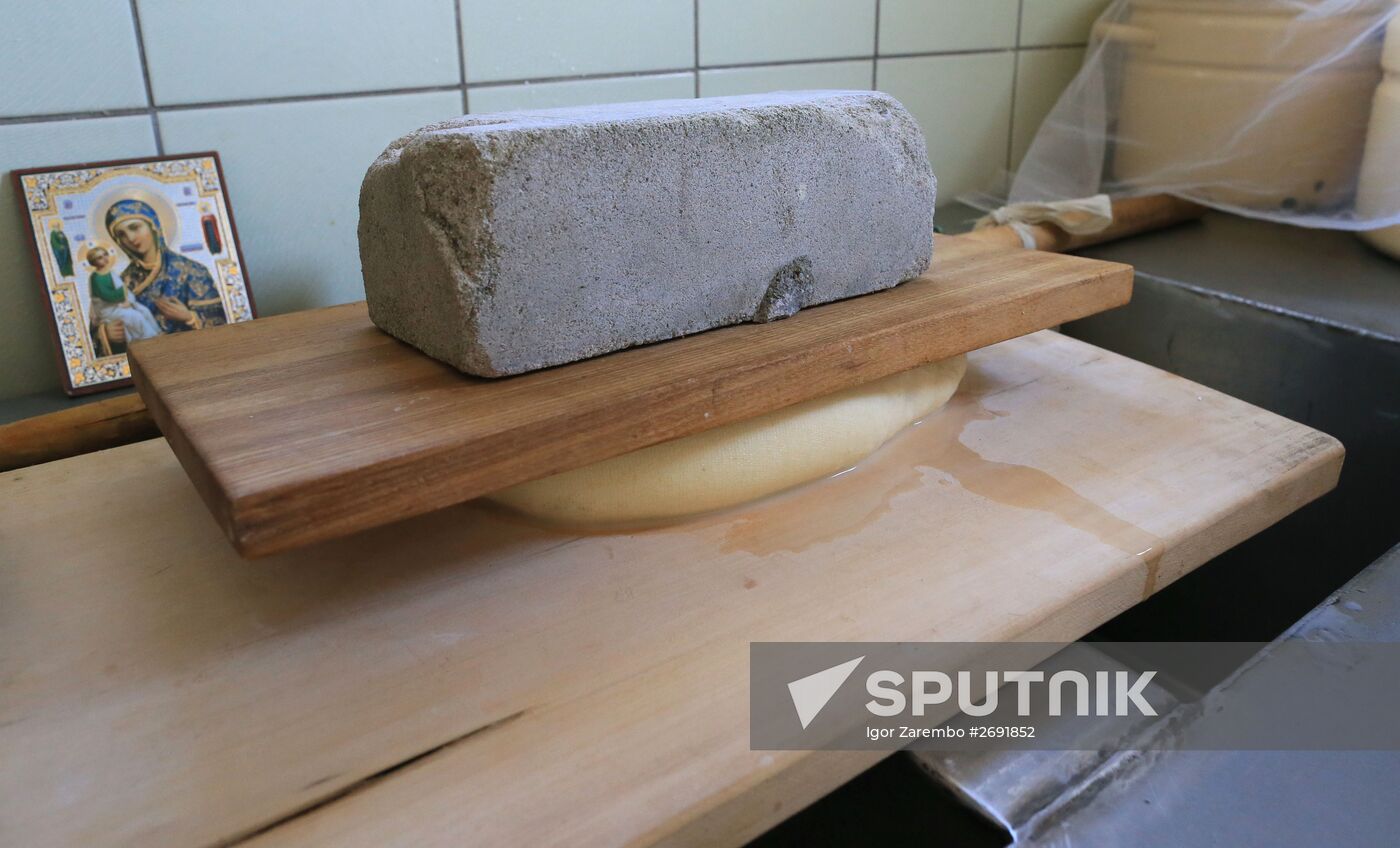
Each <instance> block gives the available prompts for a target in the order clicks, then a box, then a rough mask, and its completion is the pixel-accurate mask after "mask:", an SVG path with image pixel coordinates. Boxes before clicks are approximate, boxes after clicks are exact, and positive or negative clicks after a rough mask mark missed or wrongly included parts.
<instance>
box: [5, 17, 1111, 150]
mask: <svg viewBox="0 0 1400 848" xmlns="http://www.w3.org/2000/svg"><path fill="white" fill-rule="evenodd" d="M130 2H131V3H132V9H133V14H134V13H135V0H130ZM459 30H460V28H459ZM138 32H139V28H138ZM697 32H698V31H697ZM697 39H698V35H697ZM1083 46H1084V45H1083V44H1053V45H1038V46H1036V47H1026V48H1021V49H1024V50H1054V49H1063V48H1067V47H1083ZM138 49H142V52H143V55H144V48H141V47H140V42H139V41H138ZM1015 52H1018V51H1017V49H1016V48H1015V47H1006V48H987V49H976V50H939V51H928V52H921V53H890V54H887V55H884V56H874V55H864V56H831V57H823V58H820V59H788V60H779V61H769V62H742V63H735V64H719V65H701V64H699V58H698V57H699V54H698V43H697V56H696V61H695V62H694V63H692V65H691V66H689V67H683V68H661V69H654V70H647V71H626V72H610V73H597V74H573V75H567V76H554V77H535V78H526V79H509V80H491V81H488V82H477V83H465V84H463V83H462V82H455V83H451V84H448V85H430V86H411V87H405V88H390V89H370V90H365V91H343V92H327V93H321V94H294V95H285V96H280V97H250V98H241V99H233V100H210V101H201V102H197V103H172V104H167V105H162V106H154V105H148V106H146V107H133V108H125V109H92V110H84V111H76V112H51V113H39V114H31V115H14V116H8V117H0V126H5V125H12V124H31V123H45V122H49V121H73V120H83V119H92V118H115V117H125V116H130V115H151V116H152V121H153V123H157V124H158V114H159V113H161V112H182V111H188V110H191V109H222V108H231V107H237V106H264V105H272V104H279V103H308V102H315V101H321V100H346V99H351V98H357V97H387V96H392V95H400V94H428V93H432V92H443V91H461V92H462V93H463V106H464V107H466V106H467V105H468V102H467V99H466V98H467V97H468V96H469V92H471V91H472V90H474V89H478V88H500V87H503V86H510V85H535V84H540V83H551V82H574V81H586V80H600V79H628V78H633V77H648V76H662V75H666V74H693V75H694V76H695V84H696V87H697V91H698V87H699V81H700V80H699V75H700V73H701V72H703V71H710V70H731V69H741V68H769V67H782V66H790V65H819V64H826V63H832V62H872V63H877V62H878V60H879V59H922V58H933V57H939V56H977V55H995V54H1000V53H1015ZM459 55H460V57H461V63H460V64H461V68H459V77H461V76H464V75H465V62H466V56H465V53H462V54H459ZM142 72H143V76H145V77H146V79H147V81H146V85H147V86H148V94H147V99H148V101H150V100H152V94H151V93H150V88H149V85H150V83H149V74H148V73H147V70H146V67H145V62H144V60H143V62H142ZM874 82H878V78H876V77H875V75H874V74H873V73H872V83H874ZM158 141H159V139H158Z"/></svg>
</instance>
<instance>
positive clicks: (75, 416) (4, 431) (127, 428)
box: [0, 394, 160, 471]
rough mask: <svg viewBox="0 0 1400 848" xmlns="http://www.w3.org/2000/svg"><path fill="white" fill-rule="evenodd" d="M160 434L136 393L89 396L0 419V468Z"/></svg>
mask: <svg viewBox="0 0 1400 848" xmlns="http://www.w3.org/2000/svg"><path fill="white" fill-rule="evenodd" d="M159 435H160V430H158V429H157V428H156V422H155V421H153V420H151V416H150V413H148V412H147V411H146V404H145V403H143V402H142V400H141V398H140V396H139V395H134V394H128V395H121V396H120V397H114V398H108V399H106V400H99V401H93V402H92V403H85V404H83V405H82V406H77V407H74V408H72V409H64V410H61V411H59V412H50V413H49V414H47V415H35V416H33V417H31V418H23V419H20V420H19V421H12V422H10V423H9V424H3V425H0V471H10V470H12V469H15V468H24V467H25V466H28V465H38V464H39V463H41V462H53V461H54V460H55V459H64V458H67V457H70V456H77V455H79V454H84V453H91V452H93V451H98V450H106V449H107V448H114V447H119V446H121V445H129V444H131V443H132V442H140V441H144V440H145V439H154V438H156V437H157V436H159Z"/></svg>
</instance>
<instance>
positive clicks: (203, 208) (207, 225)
mask: <svg viewBox="0 0 1400 848" xmlns="http://www.w3.org/2000/svg"><path fill="white" fill-rule="evenodd" d="M213 209H214V207H212V206H210V205H209V204H207V203H201V204H199V211H200V216H199V227H200V229H201V230H203V231H204V246H205V247H207V248H209V252H210V253H212V254H214V255H216V256H217V255H218V254H220V253H223V252H224V242H223V239H222V238H220V237H219V219H218V217H216V216H215V215H214V211H213Z"/></svg>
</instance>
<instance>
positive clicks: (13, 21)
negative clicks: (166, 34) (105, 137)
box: [0, 0, 146, 117]
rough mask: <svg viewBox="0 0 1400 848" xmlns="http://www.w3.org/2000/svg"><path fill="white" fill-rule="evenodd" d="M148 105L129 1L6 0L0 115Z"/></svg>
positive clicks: (0, 39)
mask: <svg viewBox="0 0 1400 848" xmlns="http://www.w3.org/2000/svg"><path fill="white" fill-rule="evenodd" d="M145 105H146V84H145V83H144V82H143V81H142V79H141V59H140V56H139V54H138V52H137V49H136V28H135V26H134V25H133V24H132V20H131V7H130V6H129V5H127V4H126V3H123V2H112V0H74V2H65V3H45V2H32V3H13V4H10V3H7V4H5V7H4V23H3V24H0V116H4V117H12V116H18V115H55V114H62V113H65V112H86V111H91V110H96V109H124V108H131V107H139V106H145Z"/></svg>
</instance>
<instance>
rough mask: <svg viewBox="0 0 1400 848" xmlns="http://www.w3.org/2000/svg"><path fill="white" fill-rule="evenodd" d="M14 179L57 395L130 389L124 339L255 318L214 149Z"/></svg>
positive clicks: (30, 172) (39, 171)
mask: <svg viewBox="0 0 1400 848" xmlns="http://www.w3.org/2000/svg"><path fill="white" fill-rule="evenodd" d="M13 177H14V181H15V188H16V194H17V195H18V196H19V198H20V202H21V203H23V204H24V213H25V214H24V219H25V221H26V223H27V225H28V227H29V236H30V239H29V241H30V246H31V247H32V248H33V255H34V262H35V267H36V269H37V271H38V275H39V281H40V284H41V285H43V287H44V295H45V302H46V304H47V306H48V314H47V316H46V319H47V320H48V321H49V324H50V327H51V329H52V331H53V340H54V347H55V350H56V352H57V354H58V361H59V373H60V374H62V375H63V381H64V386H63V387H64V390H65V391H67V392H68V394H70V395H79V394H88V393H90V392H98V391H104V390H108V389H112V388H116V387H117V386H125V385H130V383H131V366H130V364H129V363H128V362H127V357H126V350H127V345H129V344H130V343H132V342H134V341H139V340H141V339H148V338H154V337H156V336H160V335H165V334H168V333H183V332H190V331H194V330H203V329H206V328H208V327H217V326H219V325H222V324H233V323H237V322H239V321H249V320H252V319H253V318H254V317H256V314H257V313H256V309H255V307H254V305H253V294H252V291H251V290H250V289H249V287H248V277H247V271H246V269H245V267H244V263H243V255H242V250H241V248H240V245H239V243H238V230H237V228H236V227H235V226H234V223H233V211H232V209H231V208H230V206H229V201H228V193H227V190H226V188H225V184H224V175H223V169H222V167H221V166H220V164H219V156H218V154H217V153H188V154H182V155H178V156H160V157H156V158H152V159H127V160H122V161H115V162H92V163H88V164H79V165H64V166H57V167H50V168H30V169H26V170H22V171H15V172H14V175H13ZM36 318H37V316H36Z"/></svg>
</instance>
